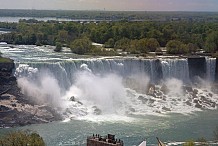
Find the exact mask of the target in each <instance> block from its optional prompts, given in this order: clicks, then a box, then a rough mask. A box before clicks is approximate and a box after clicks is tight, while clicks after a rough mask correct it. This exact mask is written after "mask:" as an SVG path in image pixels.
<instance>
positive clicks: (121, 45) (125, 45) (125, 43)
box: [114, 38, 130, 51]
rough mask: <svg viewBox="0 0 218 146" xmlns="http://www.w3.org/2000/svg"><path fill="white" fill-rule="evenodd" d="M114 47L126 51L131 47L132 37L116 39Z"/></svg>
mask: <svg viewBox="0 0 218 146" xmlns="http://www.w3.org/2000/svg"><path fill="white" fill-rule="evenodd" d="M114 47H115V48H116V49H122V50H123V51H126V50H128V49H129V47H130V39H127V38H122V39H120V40H118V41H116V43H115V45H114Z"/></svg>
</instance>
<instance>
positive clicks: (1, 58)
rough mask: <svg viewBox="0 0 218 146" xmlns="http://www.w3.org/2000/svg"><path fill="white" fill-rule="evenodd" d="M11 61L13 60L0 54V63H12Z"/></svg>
mask: <svg viewBox="0 0 218 146" xmlns="http://www.w3.org/2000/svg"><path fill="white" fill-rule="evenodd" d="M12 62H13V60H11V59H9V58H4V57H1V56H0V63H12Z"/></svg>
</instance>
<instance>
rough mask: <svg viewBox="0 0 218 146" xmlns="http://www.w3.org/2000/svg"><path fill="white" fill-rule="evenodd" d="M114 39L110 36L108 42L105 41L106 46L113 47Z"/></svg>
mask: <svg viewBox="0 0 218 146" xmlns="http://www.w3.org/2000/svg"><path fill="white" fill-rule="evenodd" d="M114 44H115V42H114V39H113V38H110V39H108V41H107V42H105V43H104V46H105V48H113V47H114Z"/></svg>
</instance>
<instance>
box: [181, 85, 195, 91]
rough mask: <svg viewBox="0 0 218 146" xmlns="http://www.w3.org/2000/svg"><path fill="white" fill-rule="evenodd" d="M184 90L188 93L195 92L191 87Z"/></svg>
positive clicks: (185, 87)
mask: <svg viewBox="0 0 218 146" xmlns="http://www.w3.org/2000/svg"><path fill="white" fill-rule="evenodd" d="M183 89H184V90H185V91H187V92H193V89H192V87H191V86H184V87H183Z"/></svg>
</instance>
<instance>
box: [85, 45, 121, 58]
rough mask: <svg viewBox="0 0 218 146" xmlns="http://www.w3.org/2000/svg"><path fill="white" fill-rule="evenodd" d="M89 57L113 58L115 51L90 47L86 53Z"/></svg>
mask: <svg viewBox="0 0 218 146" xmlns="http://www.w3.org/2000/svg"><path fill="white" fill-rule="evenodd" d="M88 54H90V55H95V56H96V55H100V56H115V55H117V53H116V51H114V49H106V48H101V47H96V46H92V48H91V50H90V52H89V53H88Z"/></svg>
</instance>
